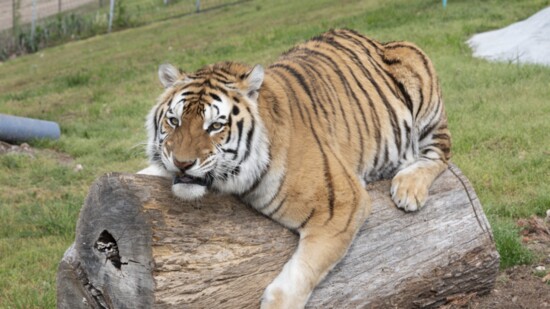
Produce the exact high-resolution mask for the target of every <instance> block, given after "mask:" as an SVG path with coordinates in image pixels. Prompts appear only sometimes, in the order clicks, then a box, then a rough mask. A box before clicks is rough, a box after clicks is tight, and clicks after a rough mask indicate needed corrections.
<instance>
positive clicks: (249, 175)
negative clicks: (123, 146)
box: [146, 62, 269, 200]
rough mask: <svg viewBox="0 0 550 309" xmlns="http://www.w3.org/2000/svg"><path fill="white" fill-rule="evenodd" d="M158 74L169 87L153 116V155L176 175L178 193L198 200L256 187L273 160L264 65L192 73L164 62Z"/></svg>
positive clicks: (149, 124) (149, 123)
mask: <svg viewBox="0 0 550 309" xmlns="http://www.w3.org/2000/svg"><path fill="white" fill-rule="evenodd" d="M158 74H159V79H160V82H161V83H162V85H163V86H164V88H165V89H164V93H163V94H162V95H161V96H160V97H159V99H158V102H157V104H156V106H155V107H154V108H153V109H152V110H151V112H150V113H149V116H148V117H147V121H146V126H147V130H148V144H147V154H148V157H149V160H150V162H151V164H153V165H155V166H156V167H157V168H161V169H164V170H166V171H167V172H168V173H169V174H170V175H172V176H173V185H172V191H173V193H174V194H175V195H176V196H177V197H180V198H182V199H186V200H192V199H197V198H200V197H201V196H203V195H204V194H205V193H206V192H207V191H208V189H210V188H213V189H215V190H217V191H222V192H228V193H237V194H238V193H242V192H244V191H245V190H246V189H248V188H249V187H250V186H252V184H253V183H254V181H255V179H257V178H258V177H259V175H260V174H261V172H262V171H263V169H265V167H266V166H267V164H268V161H269V155H268V143H269V142H268V139H267V136H266V133H265V129H264V126H263V122H262V120H261V119H260V116H259V113H258V104H257V101H258V96H259V91H260V87H261V86H262V83H263V79H264V70H263V68H262V67H261V66H259V65H257V66H255V67H253V68H250V67H248V66H245V65H242V64H238V63H230V62H226V63H219V64H216V65H211V66H207V67H205V68H203V69H201V70H199V71H197V72H195V73H191V74H186V73H183V72H182V71H180V70H179V69H177V68H175V67H174V66H172V65H169V64H164V65H161V66H160V67H159V71H158Z"/></svg>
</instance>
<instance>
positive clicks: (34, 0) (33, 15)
mask: <svg viewBox="0 0 550 309" xmlns="http://www.w3.org/2000/svg"><path fill="white" fill-rule="evenodd" d="M35 29H36V0H32V23H31V44H34V32H35Z"/></svg>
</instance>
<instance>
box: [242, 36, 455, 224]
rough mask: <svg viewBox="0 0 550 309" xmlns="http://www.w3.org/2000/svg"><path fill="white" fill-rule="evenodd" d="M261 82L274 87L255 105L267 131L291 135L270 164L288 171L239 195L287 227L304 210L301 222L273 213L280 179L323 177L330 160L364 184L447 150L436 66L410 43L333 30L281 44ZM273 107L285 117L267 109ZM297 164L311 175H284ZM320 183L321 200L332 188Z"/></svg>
mask: <svg viewBox="0 0 550 309" xmlns="http://www.w3.org/2000/svg"><path fill="white" fill-rule="evenodd" d="M264 83H265V85H266V88H267V89H272V88H274V85H273V84H276V85H277V87H278V88H277V91H278V92H279V93H278V94H277V95H274V94H273V93H272V92H269V93H267V94H266V97H265V98H263V100H260V102H262V101H263V102H264V104H263V105H261V106H260V108H262V107H263V108H264V112H263V114H264V116H266V117H264V118H266V119H272V121H273V123H274V124H276V125H275V126H273V127H272V128H271V129H270V130H269V131H270V134H271V135H272V136H273V138H272V139H275V140H280V139H281V138H279V137H276V136H277V135H285V137H284V138H289V141H288V142H287V143H288V149H287V150H286V152H287V153H288V155H287V156H282V155H277V156H272V161H274V162H277V161H278V158H280V159H281V161H282V160H284V161H286V164H287V166H286V168H285V164H284V163H280V164H278V165H279V166H281V167H283V168H285V171H284V172H281V174H285V175H286V177H285V178H284V181H283V178H282V177H281V182H283V184H277V183H276V182H273V181H266V188H265V189H259V190H257V192H256V193H257V194H256V197H251V198H248V199H247V197H248V196H247V195H246V194H245V195H244V197H245V199H247V200H248V201H249V202H250V203H251V204H252V205H257V207H256V208H259V209H260V211H262V212H263V213H264V214H267V215H268V216H270V217H273V218H274V219H279V220H281V221H284V222H283V223H284V224H286V225H287V226H289V227H296V226H302V225H303V224H304V222H305V221H303V220H305V219H307V218H309V214H310V213H311V211H312V210H309V211H304V210H303V209H301V210H300V211H299V212H300V214H301V215H300V216H298V217H300V219H303V220H302V221H300V220H297V219H296V220H289V216H288V211H287V214H286V216H278V215H277V213H278V212H280V211H284V210H285V209H284V206H285V205H284V202H283V203H282V200H284V199H285V197H284V196H285V195H284V194H283V193H282V192H284V191H285V185H286V186H290V187H292V186H295V184H296V183H299V182H303V181H304V180H305V178H308V176H309V177H311V178H314V179H327V178H330V177H327V176H326V175H330V174H331V173H332V172H333V171H332V170H331V169H334V166H342V165H345V167H346V168H345V171H343V172H341V173H344V174H345V177H349V178H357V179H358V180H359V181H360V182H361V183H362V185H363V186H364V185H365V184H366V183H368V182H370V181H373V180H378V179H382V178H391V177H393V176H394V175H395V174H396V172H397V171H398V170H400V169H403V168H404V167H407V166H409V165H411V164H413V163H414V162H415V161H416V160H418V159H419V158H424V159H425V160H428V161H430V160H435V161H441V162H446V161H447V160H448V159H449V158H450V133H449V132H448V129H447V119H446V115H445V111H444V106H443V102H442V99H441V94H440V89H439V85H438V82H437V78H436V75H435V71H434V69H433V66H432V64H431V62H430V60H429V59H428V58H427V57H426V55H425V54H424V53H423V52H422V51H421V50H420V49H418V48H417V47H416V46H414V45H413V44H411V43H406V42H392V43H388V44H380V43H378V42H376V41H373V40H370V39H368V38H366V37H364V36H362V35H359V34H357V33H356V32H353V31H350V30H334V31H331V32H328V33H325V34H323V35H322V36H319V37H317V38H314V39H312V40H310V41H307V42H305V43H303V44H300V45H298V46H297V47H295V48H293V49H292V50H290V51H289V52H287V53H286V54H285V55H284V56H283V57H281V59H280V60H279V61H277V62H276V63H275V64H273V65H271V66H270V67H269V68H268V70H266V79H265V82H264ZM277 91H276V92H277ZM273 106H277V108H278V109H279V110H282V111H284V112H285V113H287V114H288V116H289V119H286V120H285V119H279V118H280V117H278V116H276V115H273V114H276V113H273V112H272V109H273ZM280 113H281V112H279V114H280ZM282 123H283V124H284V125H281V124H282ZM285 126H288V127H289V128H290V129H288V130H290V131H289V132H286V131H285V129H283V128H282V127H285ZM281 131H285V133H284V134H281ZM286 135H289V136H290V137H287V136H286ZM284 138H283V139H284ZM276 148H284V146H280V147H276ZM313 157H316V159H315V160H312V159H311V158H313ZM330 157H334V159H335V162H330V161H331V160H329V158H330ZM331 166H332V167H331ZM304 169H305V170H308V171H309V172H308V173H309V175H302V173H297V174H298V175H297V176H296V179H290V180H289V179H288V178H292V177H293V175H292V174H293V171H301V170H304ZM312 181H313V180H312ZM325 182H326V183H325V184H326V187H327V190H328V191H329V192H327V193H326V194H323V193H320V192H316V194H317V195H320V196H322V197H326V198H327V199H326V200H327V202H328V201H330V196H331V195H332V194H333V193H331V192H330V191H334V190H336V189H335V188H333V187H334V186H335V184H334V182H333V181H331V180H330V179H328V180H327V181H325ZM267 187H268V188H267ZM269 188H271V189H273V188H277V189H278V190H277V193H276V194H277V195H280V196H279V197H277V196H271V194H270V192H269ZM301 193H302V194H303V189H302V192H301ZM248 194H250V193H248ZM267 204H271V205H267ZM270 206H271V207H270ZM417 207H420V205H419V206H417ZM328 208H331V206H330V205H329V206H328ZM279 217H280V218H279ZM283 217H284V218H283Z"/></svg>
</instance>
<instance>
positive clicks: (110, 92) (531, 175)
mask: <svg viewBox="0 0 550 309" xmlns="http://www.w3.org/2000/svg"><path fill="white" fill-rule="evenodd" d="M143 1H145V0H143ZM204 2H206V1H204ZM549 4H550V1H548V0H534V1H514V0H508V1H504V0H500V1H496V0H492V1H483V2H479V1H451V2H449V6H448V7H447V9H446V10H443V9H442V8H441V2H440V1H432V0H416V1H409V0H399V1H382V0H373V1H351V0H347V1H343V2H342V1H332V0H330V1H329V0H324V1H313V0H304V1H282V0H275V1H268V0H257V1H249V2H244V3H241V4H238V5H234V6H228V7H224V8H221V9H217V10H211V11H208V12H205V13H203V14H198V15H197V14H193V15H188V16H184V17H181V18H176V19H168V20H166V21H163V22H156V23H151V24H148V25H146V26H143V27H139V28H134V29H128V30H124V31H120V32H117V33H112V34H110V35H105V36H98V37H93V38H90V39H86V40H83V41H77V42H73V43H69V44H66V45H61V46H57V47H54V48H49V49H45V50H42V51H39V52H38V53H36V54H33V55H28V56H25V57H20V58H17V59H15V60H13V61H9V62H6V63H3V64H0V112H2V113H8V114H15V115H20V116H27V117H34V118H42V119H48V120H53V121H57V122H59V123H60V125H61V128H62V137H61V139H60V140H58V141H46V142H36V143H33V146H34V147H36V148H37V149H38V150H45V149H53V150H54V151H57V152H62V153H66V154H69V155H70V156H72V157H73V158H74V161H73V162H69V163H66V162H60V161H59V160H58V159H57V158H56V157H55V155H54V154H52V152H46V151H38V152H37V153H36V154H35V155H34V157H30V156H24V155H17V154H9V155H3V156H0V307H2V308H50V307H54V306H55V272H56V267H57V263H58V262H59V260H60V259H61V257H62V255H63V252H64V250H65V249H66V248H67V247H68V246H69V245H70V243H71V242H72V241H73V239H74V228H75V223H76V219H77V217H78V211H79V209H80V207H81V205H82V202H83V200H84V198H85V195H86V193H87V191H88V188H89V186H90V185H91V183H92V182H93V181H94V179H95V178H97V177H98V176H100V175H102V174H103V173H105V172H109V171H122V172H134V171H137V170H139V169H141V168H143V167H145V166H146V160H145V156H144V153H143V145H142V143H143V142H144V141H145V138H146V134H145V130H144V128H143V121H144V118H145V115H146V114H147V112H148V110H149V109H150V108H151V106H152V105H153V104H154V102H155V98H156V96H157V95H158V94H159V93H160V91H161V88H160V85H159V83H158V81H157V75H156V69H157V67H158V65H159V64H160V63H164V62H172V63H174V64H177V65H179V66H181V67H182V68H183V69H184V70H187V71H191V70H195V69H197V68H199V67H201V66H203V65H205V64H208V63H213V62H217V61H221V60H238V61H242V62H248V63H250V64H253V63H261V64H269V63H270V62H272V61H273V60H275V59H276V58H277V57H278V55H280V54H281V53H282V52H283V51H285V50H287V49H289V48H290V47H291V46H292V45H294V44H295V43H297V42H300V41H303V40H305V39H307V38H309V37H311V36H314V35H316V34H319V33H321V32H323V31H325V30H327V29H329V28H333V27H349V28H354V29H356V30H358V31H360V32H362V33H364V34H367V35H369V36H371V37H374V38H377V39H379V40H382V41H389V40H403V39H405V40H410V41H413V42H415V43H416V44H418V45H419V46H421V47H422V48H423V49H424V50H425V51H426V52H427V53H428V55H429V56H430V57H431V58H432V59H433V61H434V63H435V65H436V69H437V71H438V74H439V77H440V79H441V82H442V87H443V93H444V97H445V101H446V106H447V113H448V115H449V124H450V128H451V132H452V134H453V142H454V144H453V147H454V148H453V151H454V157H453V161H454V163H456V164H457V165H458V166H459V167H460V168H461V169H462V170H463V172H464V174H465V175H467V176H468V178H469V179H470V180H471V182H472V183H473V185H474V188H475V189H476V191H477V193H478V195H479V198H480V200H481V202H482V205H483V206H484V209H485V212H486V213H487V215H488V217H489V219H490V221H491V223H492V226H493V229H494V233H495V239H496V241H497V247H498V249H499V251H500V253H501V255H502V261H503V266H508V265H514V264H517V263H528V262H529V257H528V256H529V253H526V251H525V249H524V248H523V247H521V244H520V243H519V240H518V237H517V231H516V229H515V227H514V220H515V219H517V218H520V217H527V216H530V215H532V214H537V215H543V214H544V211H545V210H546V209H548V208H550V139H549V138H548V132H550V121H548V118H549V116H550V105H549V104H548V98H549V97H550V87H548V86H549V85H548V81H549V80H550V69H549V68H543V67H538V66H529V65H527V66H517V65H512V64H497V63H489V62H485V61H482V60H478V59H474V58H472V57H471V55H470V50H469V48H468V47H467V45H466V44H465V43H464V42H465V41H466V40H467V39H468V38H469V37H470V36H471V35H472V34H474V33H476V32H480V31H485V30H489V29H494V28H497V27H502V26H505V25H507V24H509V23H512V22H514V21H517V20H520V19H523V18H526V17H528V16H530V15H532V14H533V13H535V12H536V11H538V10H540V9H542V8H543V7H546V6H548V5H549ZM177 5H178V4H175V5H173V6H171V7H170V10H165V11H159V12H151V14H153V15H154V14H158V15H155V16H154V17H151V20H153V19H154V20H159V19H162V18H161V17H162V16H166V17H170V16H176V15H178V14H179V13H182V12H183V10H182V11H178V10H179V9H178V6H177ZM144 14H145V13H144ZM163 14H165V15H163ZM179 15H181V14H179ZM76 164H82V166H83V167H84V169H83V170H82V171H80V172H75V171H74V166H75V165H76Z"/></svg>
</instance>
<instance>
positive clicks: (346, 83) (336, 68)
mask: <svg viewBox="0 0 550 309" xmlns="http://www.w3.org/2000/svg"><path fill="white" fill-rule="evenodd" d="M308 50H309V52H310V53H312V54H315V55H317V56H319V57H321V58H323V59H325V61H326V62H328V63H330V64H331V65H332V68H333V70H334V73H336V75H337V76H338V78H339V79H340V82H341V83H342V87H344V89H345V90H346V95H347V96H348V97H352V98H353V100H351V101H353V102H354V103H355V106H357V108H358V110H359V112H360V114H361V117H362V120H363V125H364V126H365V130H366V131H367V133H368V132H369V127H368V125H367V120H366V117H365V112H364V110H363V107H362V105H361V102H360V101H359V99H358V98H357V96H356V95H355V92H354V91H353V90H352V89H351V87H350V84H349V81H348V80H347V79H346V77H345V76H344V75H343V73H342V72H341V71H340V70H339V65H338V64H336V63H335V62H334V60H332V58H331V57H330V56H328V55H325V54H324V53H322V52H320V51H317V50H312V49H308ZM335 55H337V56H339V57H340V55H339V54H338V53H335ZM340 58H341V57H340ZM320 61H322V62H324V63H326V62H325V61H323V60H320ZM327 65H328V64H327ZM328 66H329V67H330V65H328ZM346 67H347V68H348V70H349V71H350V72H352V69H351V68H349V66H347V65H346ZM340 104H341V103H340ZM371 105H372V104H371ZM352 106H353V105H352ZM371 107H372V106H371ZM373 112H375V111H373ZM342 113H344V111H343V110H342ZM344 115H345V114H344ZM353 118H354V120H355V125H356V127H357V130H358V132H357V135H358V136H359V145H360V148H361V149H360V160H359V166H358V167H357V170H358V172H359V173H361V172H362V170H363V166H364V158H363V157H364V155H363V152H364V149H365V147H364V141H363V134H362V132H361V130H360V127H359V121H358V120H357V117H356V115H355V113H354V114H353ZM378 135H379V134H378ZM376 147H378V146H376Z"/></svg>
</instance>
